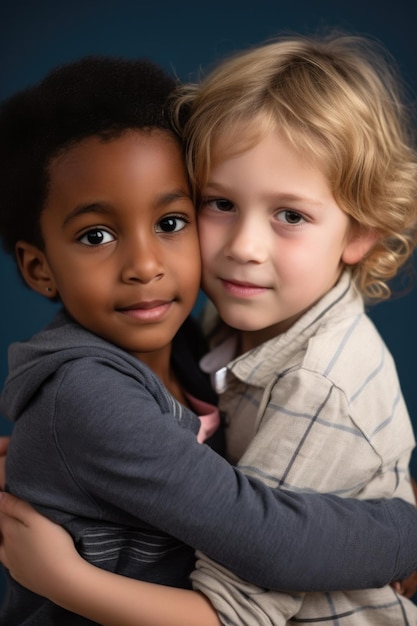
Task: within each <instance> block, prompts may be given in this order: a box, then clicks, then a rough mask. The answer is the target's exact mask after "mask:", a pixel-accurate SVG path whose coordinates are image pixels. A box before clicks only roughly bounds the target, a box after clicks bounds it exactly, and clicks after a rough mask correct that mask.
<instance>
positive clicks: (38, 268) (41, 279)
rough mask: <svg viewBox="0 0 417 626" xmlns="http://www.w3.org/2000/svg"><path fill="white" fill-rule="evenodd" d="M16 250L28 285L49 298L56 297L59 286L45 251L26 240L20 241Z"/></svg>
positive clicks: (20, 267)
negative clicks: (57, 286)
mask: <svg viewBox="0 0 417 626" xmlns="http://www.w3.org/2000/svg"><path fill="white" fill-rule="evenodd" d="M15 252H16V257H17V262H18V265H19V269H20V271H21V273H22V276H23V278H24V279H25V281H26V283H27V284H28V286H29V287H30V288H31V289H33V290H34V291H37V292H38V293H40V294H41V295H43V296H46V297H47V298H55V297H56V296H57V288H56V285H55V281H54V279H53V275H52V272H51V270H50V267H49V263H48V261H47V259H46V256H45V253H44V252H42V250H40V249H39V248H37V247H36V246H33V245H32V244H30V243H27V242H26V241H18V242H17V243H16V246H15Z"/></svg>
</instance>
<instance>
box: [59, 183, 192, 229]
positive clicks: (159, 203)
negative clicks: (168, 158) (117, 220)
mask: <svg viewBox="0 0 417 626" xmlns="http://www.w3.org/2000/svg"><path fill="white" fill-rule="evenodd" d="M184 199H185V200H191V196H190V194H189V193H188V192H187V191H184V190H183V189H176V190H175V191H170V192H167V193H162V194H160V195H159V196H157V198H156V202H155V207H156V208H160V207H164V206H169V205H170V204H172V203H174V202H177V201H179V200H184ZM87 213H102V214H104V215H105V214H110V213H111V205H110V204H108V203H105V202H92V203H89V204H80V205H78V206H76V207H74V208H73V209H72V211H70V212H69V213H68V215H67V216H66V217H65V219H64V226H66V225H67V224H68V223H69V222H71V221H72V220H73V219H75V218H76V217H79V216H80V215H84V214H87Z"/></svg>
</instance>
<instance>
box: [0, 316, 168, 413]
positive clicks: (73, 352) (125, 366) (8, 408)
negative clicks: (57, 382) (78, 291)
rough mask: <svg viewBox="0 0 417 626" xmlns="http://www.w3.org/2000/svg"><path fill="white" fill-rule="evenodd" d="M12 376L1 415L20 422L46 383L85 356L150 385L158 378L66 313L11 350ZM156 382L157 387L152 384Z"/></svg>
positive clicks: (0, 406)
mask: <svg viewBox="0 0 417 626" xmlns="http://www.w3.org/2000/svg"><path fill="white" fill-rule="evenodd" d="M8 357H9V374H8V377H7V379H6V382H5V384H4V388H3V390H2V393H1V396H0V413H1V414H2V415H4V416H5V417H6V418H7V419H9V420H11V421H16V420H17V419H18V418H19V416H20V415H21V413H22V412H23V411H24V409H25V407H26V405H27V404H29V403H30V402H31V400H32V398H33V397H34V395H35V394H36V393H37V392H38V391H39V389H40V387H41V386H42V385H43V384H44V383H45V381H46V380H47V379H48V378H49V377H50V376H52V375H53V374H54V373H55V372H56V371H57V369H58V368H59V367H61V366H62V365H63V364H65V363H68V362H69V361H72V360H74V359H80V358H83V357H94V358H97V359H100V358H101V357H103V358H105V359H106V361H107V362H108V361H109V360H110V361H114V363H115V365H116V366H117V369H120V368H122V370H126V371H127V372H129V373H132V368H133V370H134V371H135V374H136V376H137V375H138V374H139V376H140V378H142V379H143V380H144V382H145V379H146V380H147V384H148V385H150V386H153V385H155V380H156V377H155V375H154V374H153V373H152V372H151V371H150V370H148V368H147V367H146V366H145V365H144V364H143V363H141V362H140V361H139V360H138V359H136V358H135V357H133V356H131V355H129V354H128V353H126V352H125V351H124V350H122V349H121V348H118V347H117V346H115V345H113V344H111V343H109V342H107V341H105V340H104V339H101V338H100V337H98V336H96V335H94V334H93V333H91V332H89V331H88V330H86V329H84V328H82V327H81V326H80V325H79V324H77V323H76V322H74V321H73V320H71V318H70V317H69V316H68V314H67V313H65V312H64V311H63V310H62V311H59V312H58V313H57V315H56V316H55V318H54V320H53V321H52V323H51V324H50V325H49V326H47V327H46V328H44V329H43V330H42V331H41V332H39V333H38V334H36V335H34V336H33V337H32V338H31V339H29V340H27V341H22V342H17V343H13V344H12V345H11V346H10V348H9V353H8ZM152 383H153V385H152Z"/></svg>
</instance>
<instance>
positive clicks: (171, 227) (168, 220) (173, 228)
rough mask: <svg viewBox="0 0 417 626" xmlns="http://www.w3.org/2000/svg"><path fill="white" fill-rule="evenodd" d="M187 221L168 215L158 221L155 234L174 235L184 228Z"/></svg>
mask: <svg viewBox="0 0 417 626" xmlns="http://www.w3.org/2000/svg"><path fill="white" fill-rule="evenodd" d="M186 223H187V220H186V219H185V218H184V217H178V216H174V215H169V216H167V217H164V218H163V219H161V220H159V222H158V224H157V226H156V232H159V233H176V232H178V231H179V230H182V229H183V228H185V225H186Z"/></svg>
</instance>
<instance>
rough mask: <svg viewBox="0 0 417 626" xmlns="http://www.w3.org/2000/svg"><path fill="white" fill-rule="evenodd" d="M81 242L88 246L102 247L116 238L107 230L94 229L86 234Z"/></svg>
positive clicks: (81, 238)
mask: <svg viewBox="0 0 417 626" xmlns="http://www.w3.org/2000/svg"><path fill="white" fill-rule="evenodd" d="M79 241H80V243H83V244H84V245H86V246H100V245H102V244H104V243H109V242H110V241H114V237H113V235H111V234H110V233H109V232H108V231H107V230H103V229H102V228H92V229H91V230H89V231H87V232H86V233H84V235H82V237H80V239H79Z"/></svg>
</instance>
